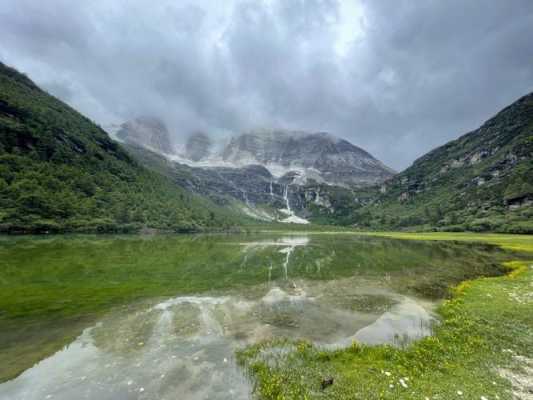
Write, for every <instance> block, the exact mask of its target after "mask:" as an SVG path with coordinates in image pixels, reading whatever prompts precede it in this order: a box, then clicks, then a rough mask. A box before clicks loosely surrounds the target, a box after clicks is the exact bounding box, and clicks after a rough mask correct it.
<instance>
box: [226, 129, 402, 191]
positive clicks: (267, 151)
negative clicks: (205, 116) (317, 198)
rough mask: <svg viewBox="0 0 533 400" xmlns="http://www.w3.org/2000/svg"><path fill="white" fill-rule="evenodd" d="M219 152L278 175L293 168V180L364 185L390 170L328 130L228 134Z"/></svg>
mask: <svg viewBox="0 0 533 400" xmlns="http://www.w3.org/2000/svg"><path fill="white" fill-rule="evenodd" d="M221 156H222V159H223V160H224V161H226V162H229V163H232V164H235V165H244V164H259V165H263V166H265V167H266V168H268V169H269V171H271V172H272V173H273V174H274V175H275V176H278V177H280V176H283V175H284V174H286V173H289V172H294V173H296V176H295V183H306V182H307V181H308V180H314V181H316V182H319V183H326V184H330V185H339V186H347V187H353V186H368V185H371V184H376V183H381V182H383V181H384V180H386V179H388V178H390V177H391V176H392V175H393V174H394V171H393V170H391V169H390V168H388V167H386V166H385V165H384V164H383V163H381V162H380V161H378V160H377V159H375V158H374V157H372V156H371V155H370V154H369V153H367V152H366V151H364V150H363V149H361V148H359V147H357V146H354V145H353V144H351V143H350V142H348V141H346V140H343V139H339V138H336V137H334V136H332V135H330V134H328V133H307V132H294V131H285V130H272V131H266V130H265V131H255V132H248V133H244V134H241V135H239V136H236V137H234V138H232V139H231V141H230V142H229V143H228V144H227V145H226V146H225V148H224V149H223V151H222V154H221Z"/></svg>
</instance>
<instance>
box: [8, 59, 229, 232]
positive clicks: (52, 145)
mask: <svg viewBox="0 0 533 400" xmlns="http://www.w3.org/2000/svg"><path fill="white" fill-rule="evenodd" d="M233 218H234V217H233V216H231V215H230V214H229V213H228V212H226V211H224V210H223V209H222V208H220V207H217V206H215V205H214V204H212V203H211V202H210V201H208V200H205V199H201V198H199V197H197V196H194V195H191V194H190V193H188V192H186V191H185V190H183V189H181V188H179V187H178V186H176V185H175V184H173V183H172V182H170V180H169V179H168V178H167V177H164V176H162V175H160V174H157V173H155V172H153V171H148V170H146V169H145V168H144V167H142V166H140V165H139V164H138V163H137V162H136V161H134V160H133V159H132V158H131V157H130V156H129V154H128V153H127V152H126V151H125V150H124V149H122V148H121V146H120V145H119V144H117V143H116V142H114V141H113V140H111V139H110V138H109V137H108V135H107V134H106V133H105V132H104V131H103V130H102V129H100V128H99V127H98V126H96V125H95V124H94V123H92V122H91V121H90V120H89V119H87V118H86V117H84V116H83V115H81V114H79V113H78V112H76V111H75V110H73V109H72V108H70V107H69V106H67V105H66V104H64V103H63V102H61V101H59V100H58V99H56V98H54V97H52V96H50V95H49V94H47V93H46V92H45V91H43V90H41V89H40V88H39V87H37V86H36V85H35V84H34V83H33V82H32V81H31V80H30V79H29V78H27V77H26V76H25V75H23V74H20V73H19V72H17V71H16V70H14V69H12V68H10V67H7V66H5V65H4V64H2V63H0V230H1V231H22V232H28V231H35V232H42V231H116V230H137V229H140V228H142V227H148V228H159V229H170V230H177V231H191V230H198V229H203V228H224V227H228V226H229V225H231V224H232V223H233Z"/></svg>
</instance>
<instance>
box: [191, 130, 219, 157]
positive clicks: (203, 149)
mask: <svg viewBox="0 0 533 400" xmlns="http://www.w3.org/2000/svg"><path fill="white" fill-rule="evenodd" d="M212 148H213V141H212V140H211V138H210V137H209V136H208V135H207V134H205V133H203V132H195V133H193V134H192V135H191V136H189V138H188V139H187V143H186V144H185V158H187V159H189V160H191V161H202V160H205V159H207V158H208V157H209V156H210V155H211V151H212Z"/></svg>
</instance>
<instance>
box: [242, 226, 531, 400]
mask: <svg viewBox="0 0 533 400" xmlns="http://www.w3.org/2000/svg"><path fill="white" fill-rule="evenodd" d="M374 235H384V236H388V237H391V236H392V237H396V238H401V239H414V240H426V239H430V240H475V241H482V242H483V241H485V242H490V243H495V244H499V245H500V246H502V247H506V248H512V249H514V250H520V251H528V252H531V251H533V239H532V238H531V237H525V236H524V237H523V236H511V235H468V234H462V235H457V236H456V235H454V234H440V233H439V234H413V235H411V234H403V233H385V234H381V233H375V234H374ZM528 254H529V255H528V257H529V258H530V260H531V261H515V262H508V263H505V265H506V267H507V268H508V269H509V270H510V271H511V272H510V273H509V274H508V275H507V276H505V277H498V278H481V279H476V280H473V281H466V282H464V283H462V284H460V285H458V286H457V287H456V288H455V294H454V296H453V298H452V299H450V300H447V301H445V302H444V303H443V304H442V305H441V307H440V308H439V310H438V312H439V314H440V315H441V318H442V322H441V324H440V325H438V326H437V327H436V328H435V332H434V336H431V337H428V338H425V339H423V340H420V341H418V342H416V343H414V344H412V345H410V346H408V347H406V348H404V349H401V348H394V347H391V346H374V347H369V346H363V345H360V344H358V343H354V344H353V345H352V346H351V347H349V348H347V349H342V350H337V351H325V350H321V349H320V348H318V347H315V346H313V345H311V344H310V343H307V342H287V341H277V342H269V343H262V344H259V345H256V346H252V347H250V348H248V349H245V350H244V351H242V352H240V353H239V359H240V362H241V363H242V364H243V365H245V366H246V368H247V370H248V371H249V373H250V374H251V376H252V378H253V379H254V380H255V381H256V390H257V392H258V394H259V396H260V398H263V399H313V398H324V397H327V398H331V399H424V398H427V399H455V398H464V399H511V398H513V395H512V392H515V393H518V394H519V395H521V396H527V395H528V390H529V387H527V384H526V383H523V384H522V385H520V384H519V382H520V380H521V381H522V382H527V380H528V379H529V382H530V379H531V375H530V372H531V368H532V366H533V298H532V296H531V285H532V284H533V268H531V264H532V262H533V257H532V254H531V253H528ZM276 349H284V350H285V351H286V353H284V352H279V351H273V350H276ZM330 377H332V378H333V380H334V383H333V385H331V386H329V387H327V388H324V389H323V388H322V387H321V386H322V385H321V383H322V381H323V380H324V379H325V378H330ZM504 378H507V379H504ZM510 379H511V380H513V381H514V385H515V386H514V387H511V383H510ZM529 384H530V383H529ZM523 398H527V397H523Z"/></svg>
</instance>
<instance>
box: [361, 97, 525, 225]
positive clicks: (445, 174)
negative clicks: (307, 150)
mask: <svg viewBox="0 0 533 400" xmlns="http://www.w3.org/2000/svg"><path fill="white" fill-rule="evenodd" d="M381 192H382V193H381V195H380V196H379V197H378V198H377V199H376V200H375V201H374V202H373V205H371V206H369V207H365V208H362V209H360V210H358V211H356V212H355V213H354V216H353V222H354V223H358V224H359V225H363V226H365V225H366V226H373V227H376V228H382V227H395V228H398V227H412V226H418V227H420V226H423V225H426V227H432V228H434V227H437V228H441V229H453V230H465V229H467V230H476V231H489V230H492V231H510V232H533V93H531V94H528V95H526V96H524V97H522V98H520V99H519V100H517V101H516V102H515V103H513V104H512V105H510V106H508V107H506V108H505V109H503V110H502V111H500V112H499V113H498V114H497V115H496V116H494V117H493V118H491V119H490V120H488V121H487V122H486V123H484V124H483V125H482V126H481V127H480V128H479V129H477V130H475V131H473V132H470V133H468V134H466V135H464V136H462V137H460V138H458V139H457V140H454V141H451V142H449V143H447V144H445V145H444V146H441V147H439V148H437V149H435V150H433V151H431V152H429V153H427V154H426V155H424V156H423V157H421V158H419V159H418V160H416V161H415V162H414V163H413V165H412V166H411V167H409V168H407V169H406V170H405V171H403V172H402V173H400V174H398V175H396V176H395V177H394V178H392V179H390V180H389V181H388V182H386V184H385V185H383V186H382V187H381Z"/></svg>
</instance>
